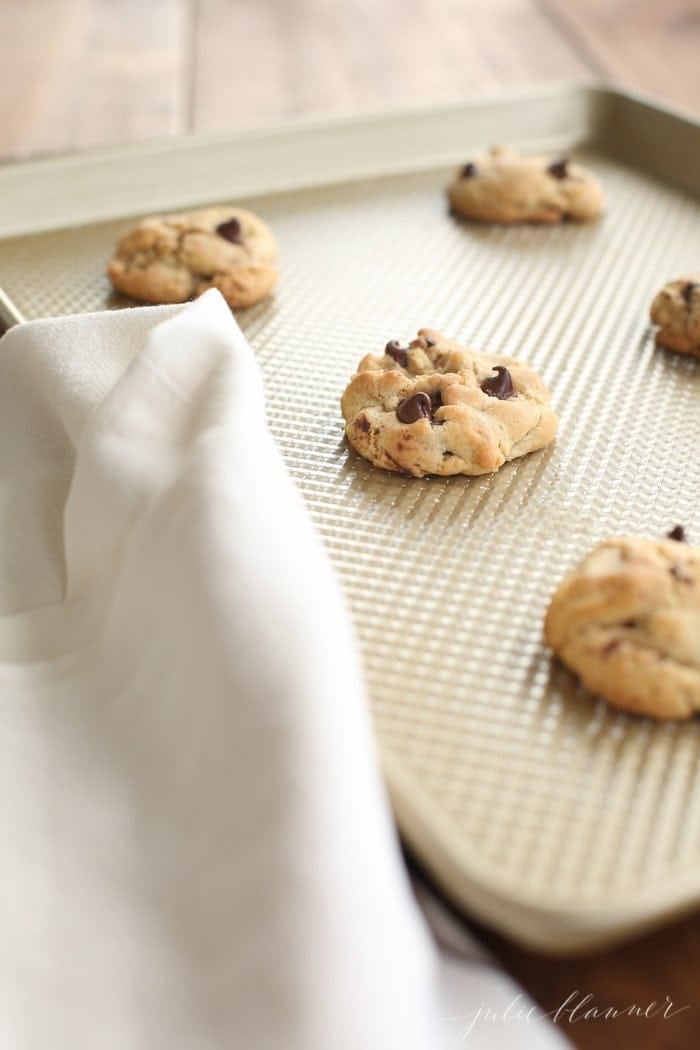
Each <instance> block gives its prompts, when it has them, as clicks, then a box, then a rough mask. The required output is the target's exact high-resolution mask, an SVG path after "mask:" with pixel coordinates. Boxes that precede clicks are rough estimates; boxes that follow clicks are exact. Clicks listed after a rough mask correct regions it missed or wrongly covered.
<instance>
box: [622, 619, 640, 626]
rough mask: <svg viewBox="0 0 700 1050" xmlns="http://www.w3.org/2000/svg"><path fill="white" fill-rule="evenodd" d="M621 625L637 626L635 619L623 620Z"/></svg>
mask: <svg viewBox="0 0 700 1050" xmlns="http://www.w3.org/2000/svg"><path fill="white" fill-rule="evenodd" d="M622 626H623V627H629V628H633V627H636V626H637V621H636V620H625V622H624V623H623V624H622Z"/></svg>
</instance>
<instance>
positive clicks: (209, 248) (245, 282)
mask: <svg viewBox="0 0 700 1050" xmlns="http://www.w3.org/2000/svg"><path fill="white" fill-rule="evenodd" d="M276 259H277V242H276V240H275V237H274V235H273V233H272V231H271V230H270V229H269V227H268V226H267V225H266V224H265V223H264V222H263V221H262V219H259V218H258V216H257V215H254V214H253V213H252V212H250V211H246V210H245V209H244V208H229V207H217V208H205V209H202V210H200V211H192V212H184V213H182V214H179V215H158V216H154V217H152V218H148V219H143V220H141V222H138V223H137V224H136V225H135V226H134V227H133V228H132V229H130V230H128V231H127V232H126V233H125V234H124V236H123V237H121V239H120V240H119V242H118V244H117V246H116V249H115V253H114V256H113V258H112V259H111V261H110V263H109V266H108V274H109V278H110V280H111V281H112V284H113V285H114V286H115V288H118V289H119V291H121V292H125V293H126V294H127V295H129V296H131V297H132V298H134V299H139V300H142V301H144V302H150V303H183V302H186V301H187V300H188V299H192V298H194V297H196V296H198V295H202V293H203V292H206V291H207V290H208V289H209V288H218V289H219V291H220V292H221V293H222V295H223V296H224V298H225V299H226V301H227V302H228V304H229V306H231V307H234V308H235V307H244V306H252V305H253V304H254V303H257V302H259V301H260V300H261V299H264V298H265V296H267V295H268V294H269V293H270V292H271V291H272V288H273V287H274V285H275V283H276V281H277V271H276V269H275V266H274V264H275V261H276Z"/></svg>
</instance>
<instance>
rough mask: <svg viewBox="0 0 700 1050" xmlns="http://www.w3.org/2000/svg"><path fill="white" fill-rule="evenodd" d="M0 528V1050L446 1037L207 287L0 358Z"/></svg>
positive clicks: (335, 609) (286, 507) (330, 653)
mask: <svg viewBox="0 0 700 1050" xmlns="http://www.w3.org/2000/svg"><path fill="white" fill-rule="evenodd" d="M0 529H1V530H2V543H1V544H0V827H2V831H3V857H2V864H1V865H0V912H1V914H0V930H1V931H2V932H1V933H0V1046H2V1047H8V1048H9V1047H12V1048H15V1050H24V1048H27V1050H69V1048H70V1050H83V1048H85V1050H87V1048H90V1050H95V1048H97V1047H99V1050H124V1048H127V1047H128V1048H129V1050H142V1048H143V1050H162V1048H164V1047H168V1050H209V1048H222V1050H223V1048H235V1050H238V1048H241V1050H243V1048H245V1050H268V1048H270V1050H272V1048H279V1047H285V1050H331V1048H333V1050H346V1048H347V1050H351V1048H352V1050H360V1048H362V1050H394V1048H395V1050H433V1048H435V1047H436V1046H438V1042H440V1044H441V1045H442V1044H444V1030H443V1031H441V1022H440V1009H441V1008H440V1006H439V1003H438V1000H437V998H436V994H435V976H436V973H437V967H436V955H435V951H434V948H433V946H432V942H431V940H430V938H429V936H428V934H427V931H426V928H425V925H424V923H423V922H422V920H421V917H420V913H419V911H418V909H417V908H416V906H415V902H414V899H413V897H412V895H411V891H410V888H409V885H408V882H407V879H406V876H405V873H404V870H403V866H402V863H401V858H400V853H399V851H398V849H397V843H396V837H395V833H394V830H393V825H392V821H391V816H390V813H389V809H388V806H387V803H386V799H385V795H384V792H383V788H382V785H381V781H380V778H379V774H378V772H377V763H376V756H375V754H374V751H373V747H372V743H371V732H370V727H369V718H368V712H367V704H366V698H365V689H364V683H363V679H362V673H361V669H360V666H359V660H358V657H357V651H356V647H355V642H354V638H353V635H352V631H351V628H350V626H349V619H348V615H347V611H346V609H345V607H344V604H343V600H342V597H341V595H340V592H339V589H338V586H337V583H336V580H335V578H334V575H333V572H332V570H331V567H330V564H329V562H328V559H327V556H326V555H325V553H324V551H323V548H322V546H321V544H320V543H319V541H318V538H317V537H316V535H315V533H314V531H313V529H312V527H311V524H310V522H309V519H308V517H307V514H306V511H305V508H304V506H303V503H302V501H301V498H300V497H299V495H298V493H297V491H296V489H295V488H294V485H293V484H292V482H291V480H290V478H289V476H288V475H287V472H286V470H285V467H284V465H283V463H282V460H281V457H280V455H279V453H278V451H277V449H276V446H275V444H274V442H273V440H272V438H271V436H270V434H269V432H268V430H267V428H266V425H265V415H264V403H263V389H262V381H261V376H260V373H259V370H258V368H257V365H256V363H255V360H254V357H253V355H252V352H251V350H250V348H249V346H248V345H247V343H246V341H245V339H244V337H243V336H242V334H241V332H240V330H239V329H238V326H237V325H236V323H235V321H234V320H233V318H232V316H231V313H230V311H229V309H228V307H227V306H226V304H225V303H224V300H223V299H222V298H221V296H220V295H219V293H218V292H215V291H212V292H208V293H207V294H206V295H204V296H203V297H202V298H201V299H199V300H197V301H196V302H194V303H191V304H187V305H184V306H177V307H144V308H135V309H131V310H128V311H118V312H110V313H104V314H95V315H83V316H79V317H68V318H63V319H58V320H51V321H37V322H32V323H29V324H27V325H22V326H21V327H19V328H17V329H14V330H12V331H10V332H9V333H8V334H7V335H6V336H5V337H4V338H3V339H2V342H1V343H0ZM480 994H481V993H480ZM464 1008H465V1011H466V1010H468V1009H469V1006H468V1004H465V1007H464ZM472 1043H473V1044H474V1045H477V1046H478V1045H479V1043H478V1042H477V1040H476V1039H473V1040H472ZM533 1045H536V1044H533Z"/></svg>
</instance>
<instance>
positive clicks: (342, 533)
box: [0, 98, 700, 951]
mask: <svg viewBox="0 0 700 1050" xmlns="http://www.w3.org/2000/svg"><path fill="white" fill-rule="evenodd" d="M528 104H529V103H528V102H527V101H522V102H519V101H518V99H517V98H513V99H512V100H511V107H510V109H508V113H509V121H510V123H508V124H507V125H506V122H502V123H501V125H499V122H498V120H496V121H495V124H494V123H493V122H492V124H491V125H490V135H489V138H488V139H484V142H483V144H484V145H489V144H491V143H492V142H497V141H502V140H503V136H502V134H501V128H502V127H505V126H507V127H509V128H510V127H511V126H512V123H513V117H512V110H513V108H514V110H515V114H516V116H517V111H518V105H521V106H523V107H524V106H526V105H528ZM479 105H480V104H479V103H478V102H477V103H473V104H471V105H465V106H464V107H463V108H462V109H461V110H460V111H459V114H460V116H459V119H460V121H461V124H460V127H463V126H464V125H465V122H467V123H468V121H467V117H468V115H469V112H473V113H474V114H475V118H474V119H475V120H477V119H478V117H479V114H480V109H479ZM523 112H524V111H523ZM581 113H583V108H582V109H581ZM653 113H654V119H655V120H656V121H657V124H658V126H660V127H662V130H663V132H664V133H665V134H668V135H669V136H671V138H672V139H673V142H674V143H676V146H678V148H680V145H679V144H678V143H677V142H676V139H677V138H678V136H681V139H682V136H684V135H685V136H688V140H690V136H693V139H692V141H693V144H694V145H693V148H694V149H697V141H698V140H697V135H698V129H697V127H695V126H693V125H692V124H691V123H690V122H688V123H686V122H684V121H683V120H682V119H680V118H678V117H676V116H670V115H669V116H667V117H664V114H663V113H660V112H659V111H656V110H654V111H653ZM465 114H466V115H465ZM455 119H456V118H455ZM630 119H631V118H630ZM658 122H660V124H659V123H658ZM479 126H480V125H479ZM545 130H546V129H545ZM618 130H619V134H617V133H616V134H614V135H612V136H609V135H608V137H607V138H606V136H605V135H603V134H602V133H601V134H600V135H599V141H593V142H591V141H588V142H586V141H585V140H590V138H591V135H590V128H589V127H584V124H583V120H582V122H581V127H580V129H579V136H578V137H579V139H580V142H581V146H580V147H579V148H577V149H576V151H575V155H576V157H577V159H580V160H581V161H583V162H585V163H587V164H589V165H590V166H591V167H593V168H594V169H595V170H596V172H598V173H599V175H600V177H601V178H602V180H603V181H604V184H605V188H606V193H607V199H608V205H607V209H606V213H605V216H604V217H603V218H602V220H601V221H599V222H595V223H593V224H590V225H586V226H577V225H569V224H566V225H563V226H560V227H555V228H551V229H548V228H538V227H531V226H524V227H519V228H511V229H506V228H497V227H491V226H471V225H467V224H461V223H458V222H456V221H455V220H453V219H452V218H451V217H450V216H449V215H448V211H447V207H446V202H445V198H444V193H443V191H444V187H445V184H446V182H447V180H448V177H449V174H450V171H451V168H450V167H448V166H445V165H444V164H443V163H440V164H437V165H435V166H433V167H432V168H430V167H428V168H427V170H424V169H426V165H425V163H421V165H420V167H421V170H411V169H410V166H409V165H407V167H406V170H405V172H403V173H400V174H393V175H391V176H388V177H375V178H362V179H355V180H353V181H347V182H345V183H342V182H341V183H339V182H337V181H336V182H334V183H333V184H332V185H326V186H314V187H311V188H307V189H301V190H293V189H291V190H287V191H285V192H279V193H274V194H268V195H265V196H260V197H251V196H248V197H246V198H245V199H243V200H242V201H241V198H240V197H239V196H238V195H236V197H235V199H236V200H237V201H238V202H242V203H245V204H246V205H247V206H249V207H251V208H253V209H254V210H256V211H257V212H259V213H260V214H261V215H262V216H264V218H265V219H266V220H267V221H268V222H269V223H270V224H271V225H272V227H273V228H274V230H275V232H276V234H277V236H278V238H279V241H280V245H281V252H282V259H281V269H282V280H281V282H280V285H279V288H278V290H277V292H276V293H275V295H274V297H273V298H272V299H271V300H269V301H268V302H266V303H263V304H260V305H259V306H257V307H255V308H253V309H251V310H248V311H244V312H241V313H239V314H238V319H239V321H240V323H241V325H242V327H243V329H244V331H245V332H246V334H247V336H248V338H249V340H250V342H251V344H252V346H253V348H254V351H255V353H256V355H257V358H258V360H259V362H260V365H261V367H262V369H263V372H264V376H265V382H266V388H267V397H268V408H269V416H270V423H271V426H272V429H273V431H274V434H275V436H276V438H277V440H278V441H279V444H280V446H281V448H282V450H283V453H284V456H285V458H286V461H287V464H288V466H289V469H290V471H291V473H292V475H293V476H294V478H295V480H296V482H297V483H298V485H299V487H300V488H301V490H302V492H303V494H304V496H305V499H306V502H307V505H308V507H309V510H310V512H311V515H312V517H313V519H314V521H315V523H316V525H317V527H318V530H319V531H320V534H321V536H322V537H323V540H324V541H325V543H326V544H327V546H328V548H329V550H330V553H331V556H332V558H333V561H334V563H335V566H336V568H337V571H338V573H339V576H340V579H341V581H342V584H343V586H344V588H345V591H346V593H347V595H348V598H349V602H350V605H351V608H352V612H353V616H354V621H355V625H356V629H357V632H358V635H359V638H360V641H361V646H362V651H363V655H364V661H365V666H366V672H367V676H368V681H369V687H370V693H371V701H372V710H373V715H374V721H375V725H376V730H377V734H378V739H379V743H380V747H381V752H382V757H383V760H384V764H385V768H386V772H387V777H388V783H389V787H390V791H391V794H392V799H393V802H394V805H395V808H396V812H397V815H398V819H399V823H400V826H401V828H402V830H403V833H404V835H405V837H406V839H407V841H408V843H409V845H410V846H411V848H412V849H413V850H415V852H416V853H417V855H418V857H419V859H420V860H421V861H422V862H423V863H424V864H425V866H426V867H427V868H428V869H429V870H430V871H431V872H432V874H433V875H434V877H435V878H436V880H437V881H438V882H439V883H440V884H441V885H442V886H443V888H444V889H445V890H446V891H447V892H448V893H449V894H450V896H452V897H453V898H454V899H455V900H456V901H457V902H458V903H459V904H461V905H463V906H464V907H465V908H467V909H469V910H470V911H471V912H472V913H474V914H476V915H477V916H479V917H480V918H482V919H484V920H485V921H487V922H490V923H492V924H495V925H496V926H498V927H499V928H501V929H502V930H504V931H505V932H506V933H509V934H510V935H512V936H514V937H516V938H518V939H520V940H522V941H524V942H526V943H528V944H531V945H534V946H539V947H542V948H546V949H548V950H554V951H570V950H576V949H584V948H587V947H590V946H593V945H598V944H601V943H604V942H608V941H611V940H614V939H615V938H618V937H620V936H622V935H624V934H627V933H629V932H631V931H633V930H637V929H641V928H643V927H645V926H647V925H650V924H652V923H654V922H658V921H660V920H661V919H662V918H663V917H664V916H666V915H670V914H673V913H675V912H677V911H679V910H682V909H683V908H686V907H689V906H691V905H694V904H696V903H697V901H698V900H699V899H700V781H699V779H698V769H699V763H700V725H698V724H697V723H695V722H693V723H689V724H684V725H677V724H667V725H656V724H653V723H651V722H650V721H646V720H641V719H636V718H632V717H627V716H625V715H622V714H617V713H615V712H613V711H612V710H610V709H609V708H608V707H607V706H606V705H605V704H603V703H602V702H598V701H596V700H595V699H594V698H593V697H591V696H589V695H587V694H586V693H585V692H584V691H583V690H582V689H581V688H579V687H578V686H577V685H576V684H575V682H574V681H573V679H572V677H571V676H570V675H569V674H568V673H567V672H566V671H564V670H563V669H562V668H561V667H559V666H557V665H556V664H554V663H553V662H552V660H551V659H550V656H549V654H548V652H547V651H546V650H545V648H544V646H543V642H542V619H543V614H544V611H545V608H546V605H547V601H548V598H549V595H550V594H551V591H552V589H553V588H554V586H555V585H556V583H557V582H558V580H559V579H560V578H561V576H562V575H563V573H564V572H565V571H566V570H567V569H568V568H569V567H570V566H571V565H572V564H573V563H574V562H575V561H576V560H577V559H579V558H580V557H581V556H582V555H583V554H584V553H585V552H586V551H588V550H589V549H590V548H591V547H592V546H593V545H594V544H595V543H597V542H598V541H599V540H601V539H603V538H605V537H607V536H610V535H612V534H616V533H621V532H629V533H644V534H650V535H652V536H661V535H663V534H664V533H665V532H667V531H668V530H669V529H670V528H671V527H672V526H673V525H675V524H677V523H682V524H684V525H685V526H686V527H687V528H688V530H689V534H690V538H691V540H692V541H693V542H695V543H700V517H699V516H698V505H699V503H700V451H699V449H700V367H699V365H698V362H694V361H691V360H688V359H684V358H683V357H681V356H679V355H673V354H669V353H665V352H660V351H658V350H656V349H654V344H653V336H652V333H651V330H650V327H649V324H648V306H649V302H650V300H651V298H652V296H653V294H654V293H655V292H656V290H657V289H658V287H659V286H660V285H661V284H663V283H664V282H665V281H666V280H667V279H669V278H671V277H674V276H677V275H680V274H682V273H684V272H685V271H688V270H693V269H698V268H699V267H700V203H699V202H698V199H697V198H696V197H695V196H694V195H693V194H692V193H691V192H689V191H688V190H682V189H679V188H674V187H673V186H672V185H670V184H669V182H668V181H666V180H664V179H661V178H660V177H659V176H658V175H653V174H651V173H650V172H649V171H648V170H646V169H645V168H643V167H640V165H639V158H638V156H636V155H635V156H630V157H626V156H625V155H624V143H625V142H626V141H629V142H632V141H633V140H634V139H635V136H634V135H632V134H631V133H630V131H629V129H628V128H627V127H626V126H625V125H624V123H623V124H621V125H620V126H619V129H618ZM575 131H576V129H575V128H574V129H573V132H574V134H573V137H574V139H575V138H576V134H575ZM558 133H559V129H558V128H554V127H553V128H552V138H553V139H555V138H556V135H557V134H558ZM568 133H571V129H569V132H568ZM606 134H607V133H606ZM510 141H511V142H514V144H517V142H516V141H515V140H514V138H513V137H512V136H511V139H510ZM621 143H622V145H621ZM171 148H172V149H173V150H175V148H176V147H175V146H172V147H171ZM631 152H633V151H632V150H631ZM463 159H464V160H466V159H468V155H467V154H466V153H465V155H464V157H463ZM118 163H119V160H118V157H117V158H116V159H115V158H114V156H112V157H111V158H110V164H112V165H114V164H117V165H118ZM117 170H118V169H117ZM47 192H49V190H48V188H47ZM51 192H56V188H55V187H54V188H52V190H51ZM217 199H218V200H221V199H222V198H221V197H219V198H217ZM199 202H200V203H208V202H210V198H208V197H206V196H205V195H203V194H201V193H200V194H199ZM133 211H134V213H135V214H137V213H138V212H139V209H138V208H134V209H133ZM127 224H128V219H127V218H126V217H125V218H120V219H118V220H116V221H110V222H101V223H90V224H88V225H85V226H81V227H77V228H71V229H65V230H56V231H53V232H42V233H38V234H28V235H23V236H20V237H14V238H9V239H6V240H5V241H3V242H0V282H1V283H2V284H3V285H4V286H5V288H6V289H7V291H8V292H9V293H10V294H11V296H12V297H13V298H14V299H15V301H16V302H17V305H18V306H19V307H20V308H21V309H22V310H23V311H24V313H25V314H26V315H27V316H28V317H36V316H45V315H53V314H62V313H67V312H74V311H84V310H99V309H104V308H117V307H120V306H123V305H124V303H125V301H124V300H123V299H119V298H118V297H113V296H112V295H111V293H110V290H109V286H108V283H107V280H106V278H105V276H104V269H105V263H106V260H107V258H108V257H109V254H110V250H111V246H112V244H113V242H114V240H115V238H116V236H117V235H118V233H119V232H120V231H121V230H122V229H124V227H125V226H126V225H127ZM422 326H430V327H434V328H437V329H439V330H441V331H443V332H444V333H446V334H447V335H449V336H450V337H452V338H455V339H458V340H463V341H464V342H466V343H469V344H470V345H472V346H474V347H476V348H480V349H484V350H488V351H491V352H494V353H505V354H510V355H513V356H518V357H522V358H524V359H525V360H527V361H529V362H531V363H532V364H533V365H534V366H535V367H536V368H538V370H539V371H541V372H542V374H543V375H544V376H545V378H546V380H547V382H548V384H549V386H550V388H551V391H552V399H553V403H554V405H555V407H556V408H557V410H558V412H559V413H560V417H561V424H560V430H559V434H558V437H557V440H556V442H555V444H554V446H553V447H551V448H550V449H548V450H546V451H543V452H540V453H536V454H533V455H530V456H528V457H526V458H524V459H521V460H518V461H516V462H514V463H511V464H508V465H506V466H505V467H503V468H502V469H501V470H500V471H499V472H498V473H497V474H495V475H492V476H487V477H479V478H472V479H469V478H464V477H457V478H450V479H437V478H429V479H421V480H418V479H409V478H404V477H401V476H397V475H391V474H387V473H384V472H381V471H378V470H375V469H374V468H372V467H371V466H370V465H369V464H368V463H366V462H364V461H363V460H361V459H360V458H358V457H357V456H356V455H355V454H354V453H353V452H352V451H351V450H350V449H349V448H348V447H347V445H346V443H345V441H344V438H343V425H342V420H341V416H340V412H339V405H338V402H339V398H340V395H341V393H342V391H343V388H344V386H345V384H346V382H347V380H348V378H349V377H350V375H351V374H352V372H353V369H354V367H355V365H356V364H357V362H358V361H359V359H360V358H361V357H362V356H363V355H364V354H365V353H367V352H370V351H372V352H380V351H381V349H382V348H383V347H384V345H385V343H386V342H387V341H388V340H389V339H398V340H400V341H401V342H402V343H404V344H405V342H406V341H407V340H409V339H410V338H412V336H413V335H414V334H415V331H416V329H417V328H419V327H422ZM95 352H96V353H99V347H96V350H95ZM328 702H329V703H332V702H333V698H332V697H329V698H328ZM322 790H323V785H322V784H319V791H322ZM348 863H352V858H350V857H349V858H348Z"/></svg>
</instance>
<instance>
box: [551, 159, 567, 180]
mask: <svg viewBox="0 0 700 1050" xmlns="http://www.w3.org/2000/svg"><path fill="white" fill-rule="evenodd" d="M547 171H548V173H549V174H550V175H551V176H552V178H554V179H565V178H566V176H567V175H568V174H569V158H568V157H562V159H561V160H555V161H553V162H552V163H551V164H550V165H549V167H548V168H547Z"/></svg>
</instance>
